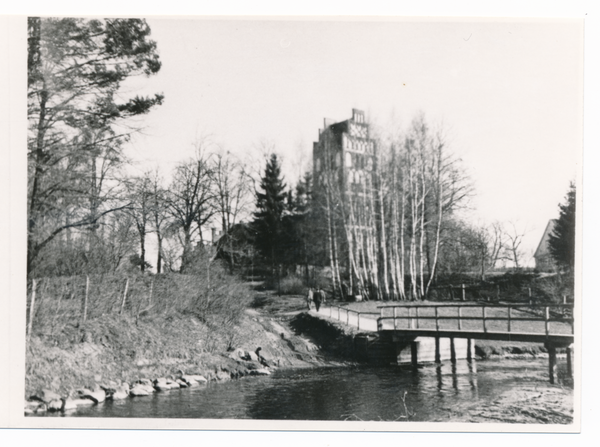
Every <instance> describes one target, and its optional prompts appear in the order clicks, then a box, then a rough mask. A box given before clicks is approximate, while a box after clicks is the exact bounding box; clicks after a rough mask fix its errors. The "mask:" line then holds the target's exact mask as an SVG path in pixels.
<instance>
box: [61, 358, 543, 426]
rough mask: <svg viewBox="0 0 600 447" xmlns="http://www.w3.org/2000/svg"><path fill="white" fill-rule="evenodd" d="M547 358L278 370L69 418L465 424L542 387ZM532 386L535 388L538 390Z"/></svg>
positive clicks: (79, 412)
mask: <svg viewBox="0 0 600 447" xmlns="http://www.w3.org/2000/svg"><path fill="white" fill-rule="evenodd" d="M546 372H547V360H545V359H500V360H486V361H480V362H473V363H468V362H466V361H458V362H457V363H456V365H452V364H451V363H449V362H448V363H443V364H442V365H441V366H438V365H435V364H431V365H425V366H422V367H420V368H419V369H418V370H413V369H412V368H411V367H409V366H407V367H404V366H395V367H391V366H390V367H368V366H357V367H336V368H316V369H296V370H280V371H277V372H276V373H274V374H273V375H271V376H266V377H253V378H244V379H241V380H235V381H231V382H227V383H222V384H209V385H207V386H203V387H199V388H191V389H181V390H173V391H169V392H163V393H155V394H154V395H152V396H147V397H136V398H133V399H126V400H122V401H114V402H113V401H107V402H105V403H103V404H101V405H97V406H90V407H80V408H79V409H78V410H77V411H76V412H73V413H70V416H75V417H110V418H124V417H129V418H202V419H222V418H226V419H276V420H325V421H326V420H329V421H334V420H338V421H339V420H384V421H394V420H398V421H406V420H409V421H429V422H434V421H440V422H442V421H443V422H448V421H458V420H463V421H464V420H469V417H470V416H471V414H472V413H476V412H478V411H479V412H480V411H481V409H482V408H486V407H487V406H488V405H489V404H490V403H491V402H492V401H494V400H496V399H497V398H498V397H499V396H500V395H502V394H504V395H506V393H507V392H509V393H510V392H511V390H515V393H516V392H517V389H518V387H519V385H522V384H523V383H529V384H536V383H539V384H540V386H541V385H544V386H545V385H546V383H545V374H546ZM536 386H537V385H536Z"/></svg>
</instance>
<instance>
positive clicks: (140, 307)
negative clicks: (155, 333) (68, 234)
mask: <svg viewBox="0 0 600 447" xmlns="http://www.w3.org/2000/svg"><path fill="white" fill-rule="evenodd" d="M222 276H223V275H222V273H221V272H219V271H217V272H215V273H214V274H213V275H212V277H211V276H209V275H206V276H204V275H182V274H175V273H173V274H162V275H135V276H124V275H87V276H72V277H51V278H37V279H32V280H30V281H28V287H27V337H28V338H29V337H30V336H31V335H32V334H38V335H55V334H57V333H59V332H61V331H62V330H63V329H64V328H65V326H67V325H72V326H76V327H82V326H83V325H84V324H85V323H86V322H87V321H90V320H94V319H96V318H99V317H100V316H103V315H107V314H113V315H128V316H130V317H134V318H135V319H136V321H137V320H138V319H139V318H140V317H144V316H145V315H158V314H169V313H174V312H180V313H193V314H194V315H196V316H197V317H199V318H200V319H201V320H202V319H208V318H211V319H212V320H213V321H214V320H215V318H214V317H215V316H219V317H220V318H221V319H222V320H223V322H225V321H226V320H235V319H236V318H237V317H239V315H241V313H242V312H243V309H244V307H245V298H247V297H248V296H249V294H248V291H247V289H246V288H245V286H244V285H243V284H240V283H237V282H235V281H231V280H228V279H227V278H223V277H222Z"/></svg>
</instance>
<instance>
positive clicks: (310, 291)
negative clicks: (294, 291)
mask: <svg viewBox="0 0 600 447" xmlns="http://www.w3.org/2000/svg"><path fill="white" fill-rule="evenodd" d="M313 296H314V292H313V288H312V287H310V288H309V289H308V296H307V298H306V305H307V307H308V310H311V309H312V305H313Z"/></svg>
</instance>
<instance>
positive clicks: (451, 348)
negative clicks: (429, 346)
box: [450, 337, 456, 363]
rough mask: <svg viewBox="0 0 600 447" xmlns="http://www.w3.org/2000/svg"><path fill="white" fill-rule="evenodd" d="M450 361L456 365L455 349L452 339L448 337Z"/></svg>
mask: <svg viewBox="0 0 600 447" xmlns="http://www.w3.org/2000/svg"><path fill="white" fill-rule="evenodd" d="M450 361H451V362H452V363H456V348H455V346H454V337H450Z"/></svg>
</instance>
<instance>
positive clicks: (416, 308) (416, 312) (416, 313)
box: [415, 307, 419, 329]
mask: <svg viewBox="0 0 600 447" xmlns="http://www.w3.org/2000/svg"><path fill="white" fill-rule="evenodd" d="M415 316H416V317H417V329H419V308H418V307H415Z"/></svg>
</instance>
